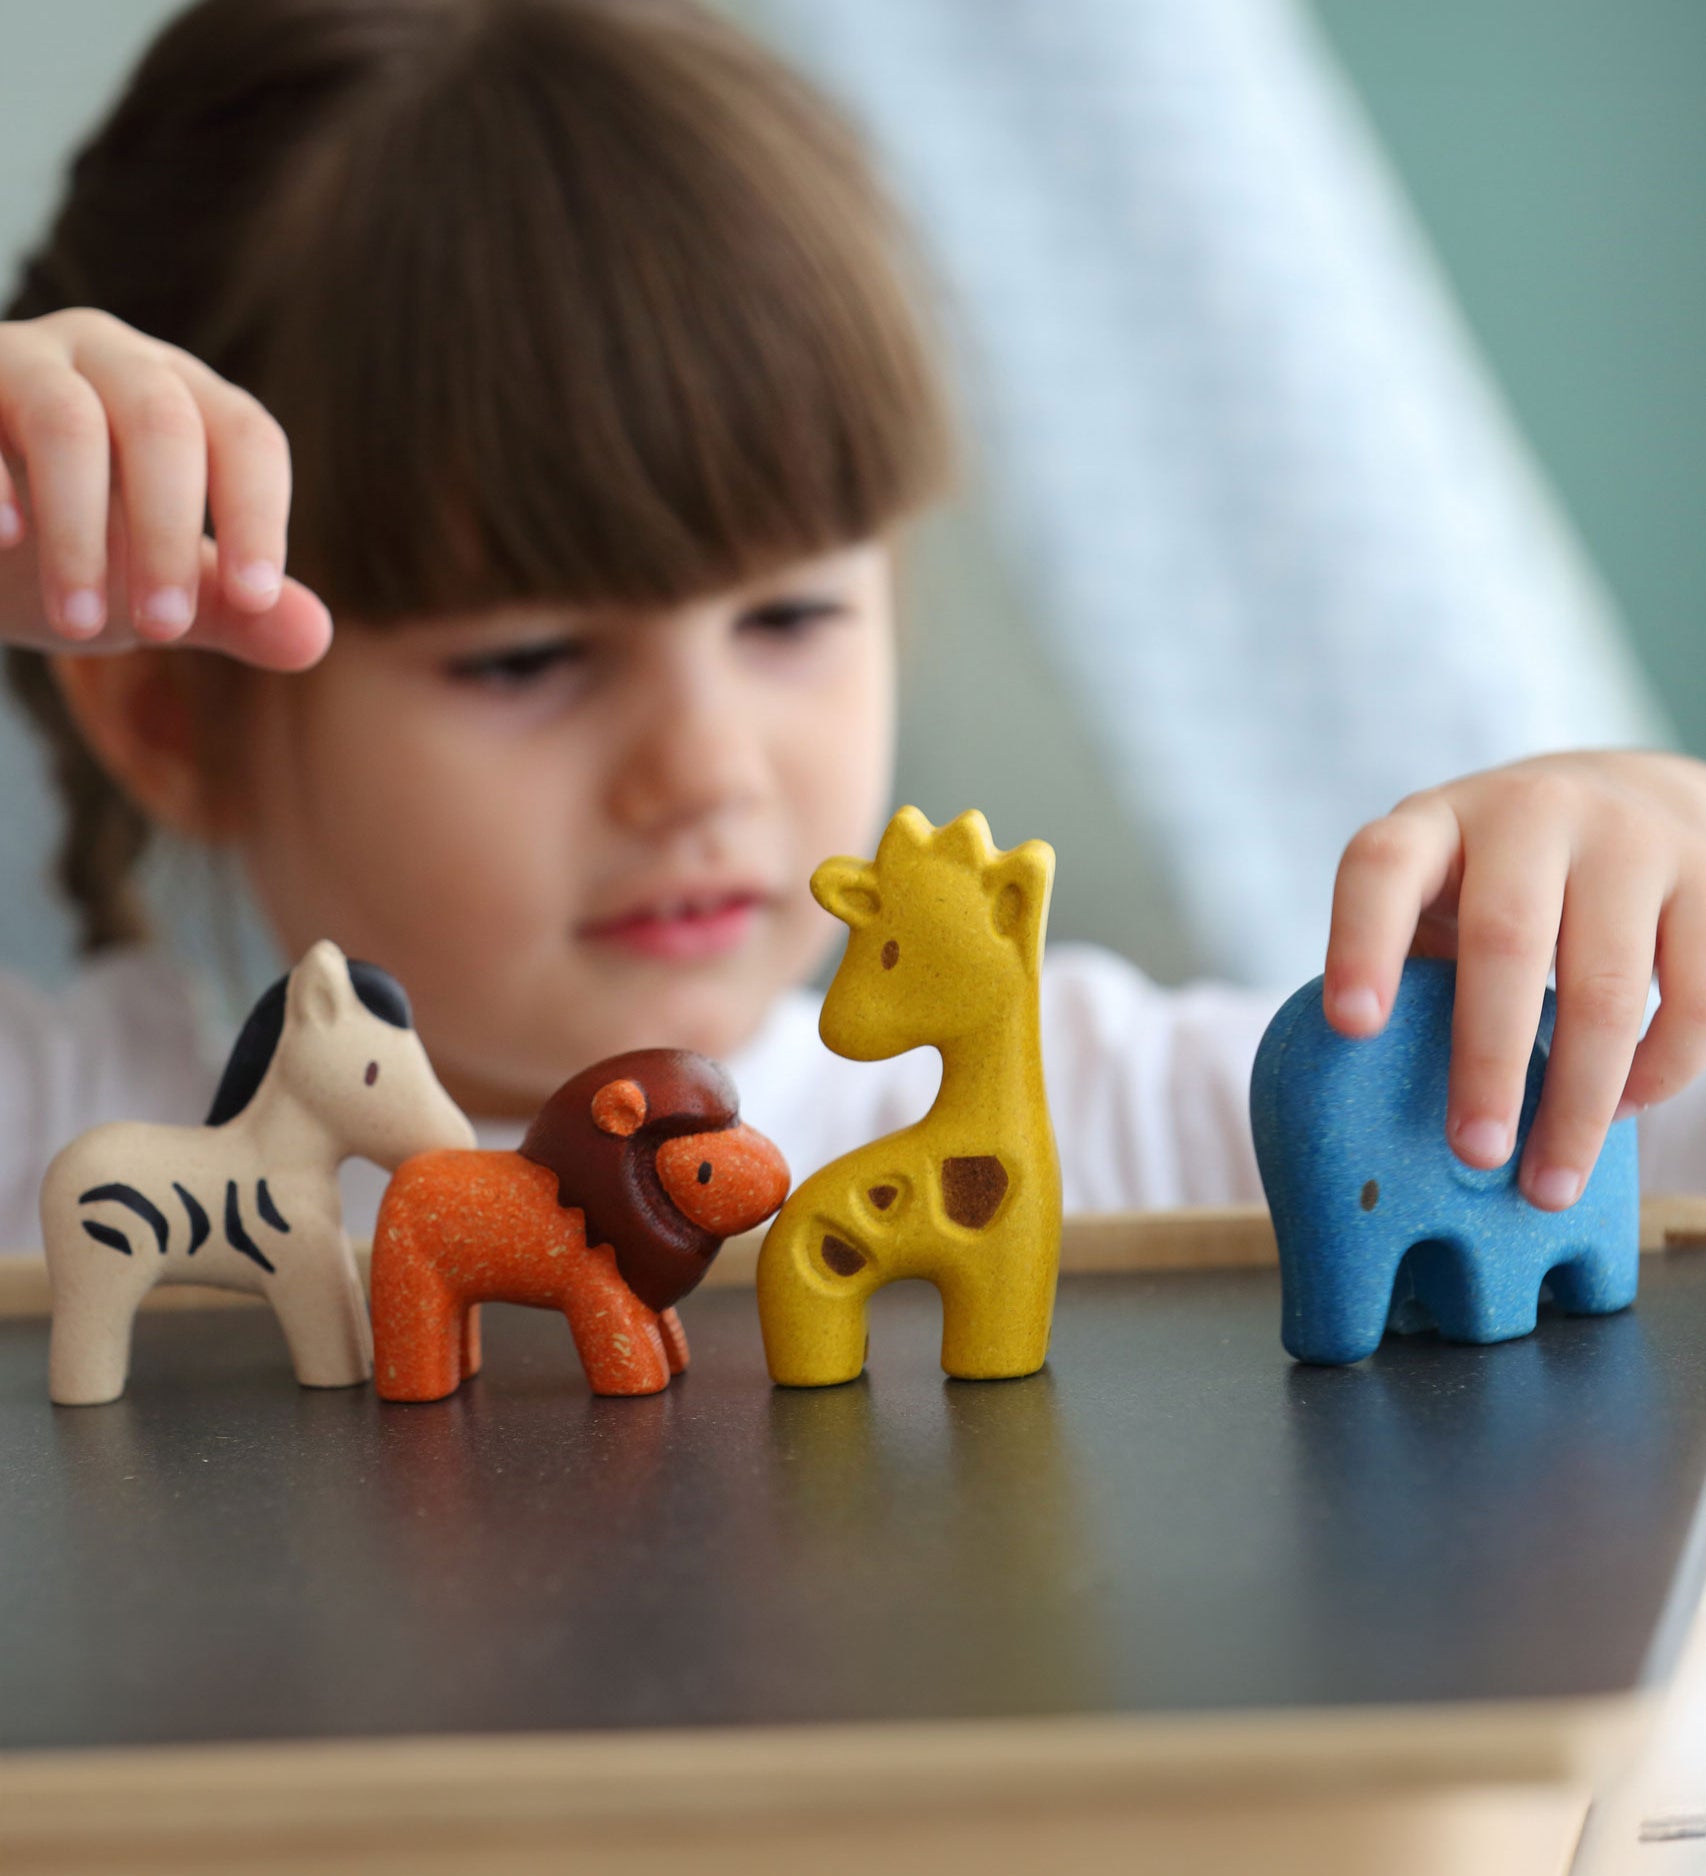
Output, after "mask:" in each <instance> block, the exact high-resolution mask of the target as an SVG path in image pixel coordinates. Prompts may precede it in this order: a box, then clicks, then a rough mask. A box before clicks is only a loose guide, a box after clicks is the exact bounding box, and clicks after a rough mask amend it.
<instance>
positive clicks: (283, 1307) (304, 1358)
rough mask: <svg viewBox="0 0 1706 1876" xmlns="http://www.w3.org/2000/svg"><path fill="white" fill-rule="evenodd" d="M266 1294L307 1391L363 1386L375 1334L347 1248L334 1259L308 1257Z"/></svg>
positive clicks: (369, 1369)
mask: <svg viewBox="0 0 1706 1876" xmlns="http://www.w3.org/2000/svg"><path fill="white" fill-rule="evenodd" d="M306 1248H307V1247H306V1246H305V1247H304V1249H306ZM304 1265H306V1266H307V1267H306V1268H304V1267H303V1266H304ZM266 1294H267V1298H268V1300H269V1301H270V1302H271V1304H272V1306H273V1308H274V1309H275V1310H276V1311H277V1313H278V1321H279V1327H280V1328H281V1329H283V1331H284V1339H285V1342H286V1343H287V1345H288V1346H289V1349H290V1360H291V1365H292V1366H293V1367H294V1368H295V1370H296V1378H297V1380H298V1381H300V1382H301V1383H302V1385H303V1386H304V1387H359V1386H360V1384H361V1383H362V1382H363V1381H365V1380H366V1379H367V1378H368V1376H369V1375H371V1374H372V1372H373V1339H372V1331H371V1329H370V1327H369V1324H368V1320H367V1305H366V1302H365V1300H364V1299H363V1297H362V1294H361V1279H360V1278H359V1277H358V1276H357V1275H356V1272H355V1263H354V1260H353V1259H352V1258H351V1257H350V1255H349V1247H348V1244H347V1243H341V1244H340V1245H339V1246H338V1247H337V1253H336V1254H335V1255H330V1256H322V1257H318V1258H313V1259H309V1258H306V1257H305V1258H304V1259H303V1260H302V1264H300V1265H297V1266H295V1267H294V1268H293V1269H292V1271H291V1272H290V1274H289V1275H288V1276H279V1277H275V1278H274V1279H273V1280H272V1282H271V1284H270V1285H269V1286H268V1288H267V1292H266Z"/></svg>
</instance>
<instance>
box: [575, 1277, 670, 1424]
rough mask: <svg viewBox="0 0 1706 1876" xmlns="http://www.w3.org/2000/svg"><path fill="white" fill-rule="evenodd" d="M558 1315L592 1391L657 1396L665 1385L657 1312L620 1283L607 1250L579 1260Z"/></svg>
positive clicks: (664, 1355) (666, 1358)
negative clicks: (565, 1322)
mask: <svg viewBox="0 0 1706 1876" xmlns="http://www.w3.org/2000/svg"><path fill="white" fill-rule="evenodd" d="M563 1314H564V1315H565V1316H567V1317H568V1320H569V1332H570V1333H571V1334H572V1335H573V1336H574V1338H575V1349H576V1351H577V1353H578V1354H579V1355H580V1358H581V1366H582V1367H583V1368H585V1370H586V1378H587V1384H588V1385H589V1386H590V1387H591V1389H592V1391H593V1393H595V1394H660V1393H662V1391H663V1390H664V1389H665V1388H666V1387H668V1386H669V1378H670V1365H669V1355H668V1352H667V1350H666V1348H665V1346H664V1336H663V1331H662V1329H661V1328H660V1327H659V1324H658V1317H657V1312H656V1311H655V1310H651V1309H648V1308H647V1307H646V1305H645V1304H644V1303H642V1302H641V1301H640V1299H639V1298H638V1297H637V1296H636V1295H635V1294H634V1292H633V1291H632V1290H630V1289H629V1288H628V1286H627V1284H626V1283H624V1282H623V1281H622V1276H621V1273H620V1272H619V1271H618V1270H617V1268H616V1259H615V1257H614V1256H613V1254H612V1253H611V1251H610V1249H609V1247H608V1246H601V1247H599V1248H598V1249H597V1250H592V1251H588V1252H587V1253H586V1254H585V1256H584V1258H583V1259H581V1260H580V1262H579V1264H578V1267H577V1268H576V1270H575V1272H574V1279H573V1287H572V1288H571V1290H570V1291H569V1293H568V1295H567V1297H566V1298H565V1299H564V1302H563Z"/></svg>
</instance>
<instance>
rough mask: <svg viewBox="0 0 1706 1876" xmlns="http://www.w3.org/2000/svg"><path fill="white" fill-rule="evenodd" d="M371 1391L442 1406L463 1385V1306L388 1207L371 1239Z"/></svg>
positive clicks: (385, 1397)
mask: <svg viewBox="0 0 1706 1876" xmlns="http://www.w3.org/2000/svg"><path fill="white" fill-rule="evenodd" d="M372 1290H373V1385H374V1390H375V1391H376V1392H377V1394H378V1395H379V1398H380V1399H381V1400H443V1399H444V1397H445V1395H447V1394H454V1393H455V1392H456V1389H457V1387H458V1386H459V1385H460V1384H461V1381H462V1335H463V1330H462V1301H461V1298H460V1297H458V1296H456V1295H455V1294H454V1292H453V1291H452V1290H451V1288H450V1286H449V1285H448V1284H447V1283H446V1282H445V1281H444V1279H443V1278H442V1277H441V1276H440V1275H439V1273H438V1271H437V1270H436V1269H435V1268H434V1267H433V1264H432V1262H431V1260H430V1257H429V1256H427V1255H425V1254H423V1253H422V1252H421V1251H419V1250H417V1249H416V1247H415V1245H414V1243H413V1238H412V1233H410V1232H409V1230H408V1228H407V1224H406V1222H405V1221H404V1220H402V1219H399V1218H398V1217H397V1216H396V1214H395V1212H393V1211H391V1210H390V1209H389V1208H388V1207H387V1208H382V1209H381V1211H380V1214H379V1225H378V1228H377V1230H376V1231H375V1232H374V1236H373V1274H372Z"/></svg>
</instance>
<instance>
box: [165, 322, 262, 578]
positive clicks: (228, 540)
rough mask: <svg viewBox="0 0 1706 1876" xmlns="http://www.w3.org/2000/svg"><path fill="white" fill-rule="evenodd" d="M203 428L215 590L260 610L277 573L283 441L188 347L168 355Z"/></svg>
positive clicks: (250, 400)
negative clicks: (215, 560)
mask: <svg viewBox="0 0 1706 1876" xmlns="http://www.w3.org/2000/svg"><path fill="white" fill-rule="evenodd" d="M174 356H175V358H176V360H177V362H178V367H179V369H180V370H181V372H182V374H183V379H184V383H185V384H186V385H187V387H188V388H189V391H190V394H191V395H192V396H193V397H194V398H195V400H196V403H197V405H198V406H199V408H200V411H201V416H202V421H203V423H204V424H205V425H206V428H207V451H208V505H209V508H210V509H211V511H212V516H213V532H214V535H215V537H216V538H217V540H218V542H219V583H220V589H221V591H222V592H223V593H224V595H225V597H226V599H227V600H228V601H229V602H230V604H231V605H233V606H235V607H236V608H237V609H238V610H239V611H246V612H255V613H260V612H265V611H267V610H268V609H269V608H270V607H271V606H272V605H273V604H274V603H275V602H276V601H277V599H278V596H279V591H280V584H281V582H282V580H283V577H284V556H285V534H286V529H287V526H288V523H289V517H290V444H289V442H288V441H287V440H286V438H285V434H284V429H283V426H282V425H281V424H280V423H279V422H278V421H277V419H276V418H274V417H273V416H272V415H271V413H270V412H269V411H268V410H267V409H266V407H265V406H264V405H263V404H262V403H261V402H260V401H259V400H258V399H257V398H254V397H251V396H250V395H249V393H248V392H247V391H244V390H241V389H239V388H238V387H237V386H236V385H234V384H231V383H229V382H227V381H226V380H225V379H224V378H221V377H220V376H219V374H218V373H217V372H216V371H213V370H210V369H209V367H208V366H206V365H204V364H203V363H202V362H201V361H200V359H198V358H193V357H191V356H190V354H189V353H187V352H179V353H175V354H174Z"/></svg>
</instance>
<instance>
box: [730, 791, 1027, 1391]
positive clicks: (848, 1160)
mask: <svg viewBox="0 0 1706 1876" xmlns="http://www.w3.org/2000/svg"><path fill="white" fill-rule="evenodd" d="M1053 882H1054V849H1053V848H1052V847H1050V846H1049V845H1048V844H1047V842H1046V841H1041V840H1028V841H1026V842H1025V843H1024V844H1023V845H1022V846H1018V847H1014V848H1011V849H1010V850H1008V851H1007V852H1002V851H1001V850H1000V849H998V848H997V847H996V846H995V844H994V842H993V841H992V840H991V839H990V834H989V826H988V823H987V822H986V821H985V820H984V818H983V816H982V815H981V814H979V813H977V812H975V810H974V811H972V812H970V813H967V814H962V815H961V816H959V818H958V819H957V820H954V821H951V822H949V823H948V825H947V826H945V827H941V828H935V827H932V826H931V825H930V823H929V821H927V820H926V819H925V817H924V816H923V815H922V814H920V813H919V811H918V810H917V809H916V808H902V809H901V811H900V812H899V813H898V814H897V815H896V816H895V817H894V819H893V820H892V821H891V822H890V823H889V825H888V829H887V831H886V832H885V833H884V835H883V838H882V841H881V843H880V844H879V846H878V848H877V857H876V859H875V860H873V861H870V862H866V861H862V860H850V859H834V860H825V861H824V863H823V864H822V866H820V867H819V868H818V869H817V871H816V872H815V873H814V874H813V875H812V882H811V885H812V894H813V896H814V897H815V898H816V900H817V902H818V903H819V904H820V905H821V906H823V908H824V909H825V910H826V911H828V912H833V913H834V914H835V916H836V917H837V918H838V919H840V920H841V921H842V922H843V923H844V924H845V925H846V926H847V928H848V938H847V950H846V953H845V955H844V956H843V958H842V960H841V964H840V966H839V968H838V969H837V971H836V973H835V977H834V980H833V982H832V983H831V984H830V986H829V991H828V994H827V995H826V996H825V998H824V1004H823V1014H822V1017H821V1018H820V1021H819V1031H820V1033H821V1035H822V1036H823V1039H824V1041H825V1043H827V1044H828V1046H829V1047H830V1048H831V1049H833V1050H834V1051H835V1052H836V1054H837V1055H844V1056H847V1057H848V1058H849V1059H850V1060H853V1061H858V1062H874V1061H878V1060H881V1059H882V1058H884V1057H887V1056H891V1055H900V1054H902V1053H903V1052H904V1051H906V1050H907V1049H916V1048H920V1047H924V1046H926V1045H928V1046H929V1047H932V1048H934V1049H936V1050H938V1051H939V1052H940V1054H941V1057H942V1085H941V1088H940V1090H939V1092H938V1093H937V1096H936V1100H935V1103H934V1105H933V1106H932V1107H931V1109H930V1111H929V1113H928V1114H926V1115H925V1116H924V1118H923V1119H922V1120H920V1121H918V1122H916V1123H915V1124H914V1125H912V1126H910V1127H905V1128H902V1129H901V1130H900V1132H898V1133H891V1134H887V1135H885V1136H884V1137H883V1138H882V1139H880V1140H873V1141H872V1142H871V1143H870V1144H869V1145H868V1146H862V1147H860V1148H858V1149H857V1150H856V1151H854V1152H852V1153H849V1154H846V1155H845V1156H844V1157H843V1158H841V1159H838V1160H835V1161H832V1162H831V1164H829V1165H828V1166H825V1167H824V1168H823V1169H822V1170H821V1171H820V1172H817V1173H814V1174H813V1175H812V1176H811V1177H810V1178H809V1179H807V1180H805V1181H804V1182H803V1183H802V1184H801V1185H800V1186H799V1187H798V1188H797V1189H796V1190H795V1192H794V1193H793V1195H792V1197H791V1198H789V1200H788V1202H787V1204H785V1205H784V1206H783V1208H782V1210H781V1212H780V1213H779V1214H778V1216H777V1219H776V1222H775V1223H774V1224H773V1225H772V1226H771V1228H770V1231H769V1234H768V1235H767V1236H766V1238H765V1240H764V1248H763V1250H762V1252H761V1253H760V1255H759V1260H758V1309H759V1316H760V1320H761V1322H762V1324H763V1329H764V1350H765V1355H766V1358H767V1359H768V1361H769V1364H770V1373H771V1375H772V1377H773V1378H774V1379H775V1380H777V1381H779V1382H782V1383H784V1384H786V1385H788V1386H792V1387H827V1386H830V1385H833V1384H834V1383H836V1382H840V1381H851V1380H853V1379H854V1378H855V1377H856V1376H857V1375H858V1374H859V1373H860V1371H861V1370H862V1369H863V1367H864V1365H865V1351H866V1344H867V1338H866V1330H865V1303H866V1299H867V1298H868V1297H869V1296H870V1295H871V1293H872V1291H873V1290H877V1289H880V1288H881V1287H882V1285H884V1284H885V1283H893V1282H895V1281H897V1280H898V1279H900V1278H902V1277H924V1278H927V1279H928V1280H929V1281H930V1282H931V1283H933V1284H935V1285H936V1287H937V1289H938V1290H939V1291H940V1292H941V1296H942V1366H943V1367H944V1368H945V1369H946V1370H947V1372H948V1373H949V1374H951V1375H955V1376H958V1377H960V1378H961V1379H964V1380H1003V1379H1010V1378H1012V1377H1014V1376H1017V1375H1025V1374H1033V1373H1035V1371H1036V1370H1037V1369H1038V1368H1040V1367H1041V1366H1042V1365H1043V1362H1044V1360H1045V1359H1046V1358H1047V1355H1048V1340H1049V1327H1050V1324H1051V1322H1052V1320H1053V1316H1054V1292H1055V1280H1056V1277H1057V1275H1058V1272H1059V1268H1060V1164H1059V1160H1058V1159H1057V1157H1056V1154H1055V1145H1054V1131H1053V1128H1052V1127H1051V1125H1050V1123H1049V1112H1048V1096H1047V1094H1046V1092H1045V1090H1044V1087H1043V1065H1042V1038H1041V1014H1040V1007H1039V1006H1040V986H1041V976H1042V954H1043V934H1044V931H1045V929H1046V927H1047V924H1048V902H1049V892H1050V889H1051V887H1052V885H1053Z"/></svg>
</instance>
